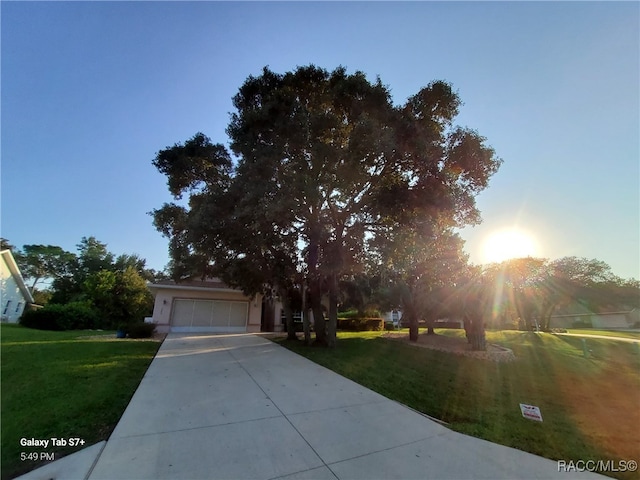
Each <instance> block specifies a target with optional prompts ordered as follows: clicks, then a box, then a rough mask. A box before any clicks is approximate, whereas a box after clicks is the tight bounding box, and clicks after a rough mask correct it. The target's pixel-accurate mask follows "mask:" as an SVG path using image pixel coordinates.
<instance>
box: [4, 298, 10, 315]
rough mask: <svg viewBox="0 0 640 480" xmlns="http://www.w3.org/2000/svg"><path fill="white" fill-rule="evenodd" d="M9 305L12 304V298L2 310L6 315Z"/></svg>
mask: <svg viewBox="0 0 640 480" xmlns="http://www.w3.org/2000/svg"><path fill="white" fill-rule="evenodd" d="M9 305H11V300H7V304H6V305H5V306H4V310H3V311H2V314H3V315H6V314H7V312H8V311H9Z"/></svg>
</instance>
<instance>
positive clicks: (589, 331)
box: [567, 328, 640, 341]
mask: <svg viewBox="0 0 640 480" xmlns="http://www.w3.org/2000/svg"><path fill="white" fill-rule="evenodd" d="M567 333H572V334H574V335H604V336H605V337H621V338H634V339H636V340H639V341H640V332H624V331H619V330H593V329H590V328H589V329H575V328H571V329H568V330H567Z"/></svg>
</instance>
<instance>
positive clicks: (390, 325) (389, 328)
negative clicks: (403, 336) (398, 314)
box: [384, 322, 396, 332]
mask: <svg viewBox="0 0 640 480" xmlns="http://www.w3.org/2000/svg"><path fill="white" fill-rule="evenodd" d="M384 329H385V330H386V331H387V332H392V331H393V330H395V329H396V326H395V325H394V324H393V322H384Z"/></svg>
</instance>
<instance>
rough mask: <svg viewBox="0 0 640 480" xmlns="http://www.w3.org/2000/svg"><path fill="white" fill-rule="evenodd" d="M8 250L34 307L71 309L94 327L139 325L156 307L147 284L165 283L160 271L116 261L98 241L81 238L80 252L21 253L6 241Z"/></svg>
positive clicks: (129, 258) (134, 260)
mask: <svg viewBox="0 0 640 480" xmlns="http://www.w3.org/2000/svg"><path fill="white" fill-rule="evenodd" d="M5 247H6V248H11V250H12V254H13V256H14V258H15V260H16V263H17V264H18V266H19V268H20V271H21V273H22V275H23V277H24V278H25V281H26V282H27V283H28V284H29V288H30V290H31V292H32V295H33V297H34V300H35V303H36V304H38V305H43V306H45V310H46V309H47V308H49V309H52V310H56V311H59V310H60V308H59V306H61V305H66V306H68V305H71V306H72V309H73V312H74V315H75V314H78V315H80V314H82V315H85V316H87V315H88V316H89V317H90V319H91V320H90V322H89V321H87V322H88V323H91V326H92V327H94V328H116V327H118V326H120V325H125V324H130V323H133V322H141V321H142V320H143V318H144V316H146V315H150V314H151V311H152V307H153V297H152V295H151V292H150V291H149V289H148V287H147V281H154V280H157V279H160V278H163V274H162V273H161V272H156V271H154V270H153V269H148V268H146V261H145V260H144V259H143V258H141V257H139V256H138V255H135V254H121V255H118V256H116V255H114V254H113V253H111V252H110V251H109V250H108V249H107V245H106V244H104V243H102V242H100V241H98V240H97V239H96V238H95V237H83V238H82V240H81V241H80V243H79V244H78V245H77V253H73V252H68V251H65V250H64V249H62V248H61V247H59V246H55V245H24V246H23V247H22V249H17V248H15V247H12V246H11V245H10V244H9V242H8V241H7V240H5V239H3V248H5ZM39 287H40V288H39ZM69 312H70V310H69V311H68V312H67V313H69ZM45 313H46V312H45ZM69 315H71V314H70V313H69ZM87 322H81V323H83V324H85V323H87Z"/></svg>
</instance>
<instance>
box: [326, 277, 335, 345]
mask: <svg viewBox="0 0 640 480" xmlns="http://www.w3.org/2000/svg"><path fill="white" fill-rule="evenodd" d="M328 327H329V328H328V332H327V345H328V346H329V348H335V346H336V330H337V329H338V276H337V275H336V274H335V273H332V274H331V276H330V279H329V325H328Z"/></svg>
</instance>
